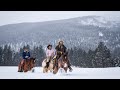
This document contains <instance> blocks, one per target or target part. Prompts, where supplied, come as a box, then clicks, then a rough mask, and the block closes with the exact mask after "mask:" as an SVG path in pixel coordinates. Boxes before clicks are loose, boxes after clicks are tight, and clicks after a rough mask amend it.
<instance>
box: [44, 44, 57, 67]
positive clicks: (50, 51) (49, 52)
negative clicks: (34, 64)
mask: <svg viewBox="0 0 120 90" xmlns="http://www.w3.org/2000/svg"><path fill="white" fill-rule="evenodd" d="M54 56H55V51H54V50H53V49H52V45H50V44H49V45H48V46H47V51H46V57H47V63H46V67H47V68H48V67H49V62H50V60H51V59H53V57H54Z"/></svg>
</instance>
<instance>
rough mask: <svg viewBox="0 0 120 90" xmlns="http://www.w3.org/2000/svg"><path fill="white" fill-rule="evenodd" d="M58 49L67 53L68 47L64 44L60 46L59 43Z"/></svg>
mask: <svg viewBox="0 0 120 90" xmlns="http://www.w3.org/2000/svg"><path fill="white" fill-rule="evenodd" d="M55 49H56V51H61V52H62V53H66V49H67V48H66V47H65V46H64V45H62V46H60V45H57V46H56V48H55Z"/></svg>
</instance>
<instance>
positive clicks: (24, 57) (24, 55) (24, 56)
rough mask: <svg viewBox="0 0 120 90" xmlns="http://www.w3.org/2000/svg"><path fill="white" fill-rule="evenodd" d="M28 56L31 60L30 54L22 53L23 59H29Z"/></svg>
mask: <svg viewBox="0 0 120 90" xmlns="http://www.w3.org/2000/svg"><path fill="white" fill-rule="evenodd" d="M26 56H28V58H29V57H30V52H25V51H24V52H23V53H22V57H23V59H27V58H26Z"/></svg>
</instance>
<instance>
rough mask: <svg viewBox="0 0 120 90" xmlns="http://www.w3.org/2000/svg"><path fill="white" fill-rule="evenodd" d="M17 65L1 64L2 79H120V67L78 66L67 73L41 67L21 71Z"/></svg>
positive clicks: (0, 77) (0, 75) (0, 73)
mask: <svg viewBox="0 0 120 90" xmlns="http://www.w3.org/2000/svg"><path fill="white" fill-rule="evenodd" d="M17 69H18V68H17V67H11V66H0V79H120V68H119V67H115V68H76V67H73V72H68V73H67V74H56V75H54V74H52V73H42V68H41V67H36V68H35V72H34V73H32V72H27V73H23V72H22V73H20V72H17Z"/></svg>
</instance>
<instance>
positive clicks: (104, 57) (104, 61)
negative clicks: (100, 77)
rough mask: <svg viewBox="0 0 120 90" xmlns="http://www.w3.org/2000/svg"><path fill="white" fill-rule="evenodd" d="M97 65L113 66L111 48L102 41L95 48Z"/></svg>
mask: <svg viewBox="0 0 120 90" xmlns="http://www.w3.org/2000/svg"><path fill="white" fill-rule="evenodd" d="M94 60H95V62H94V63H95V67H108V66H112V65H111V64H112V61H111V54H110V50H109V49H108V48H107V47H106V46H105V45H104V43H103V42H100V43H99V45H98V47H97V48H96V50H95V57H94Z"/></svg>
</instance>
